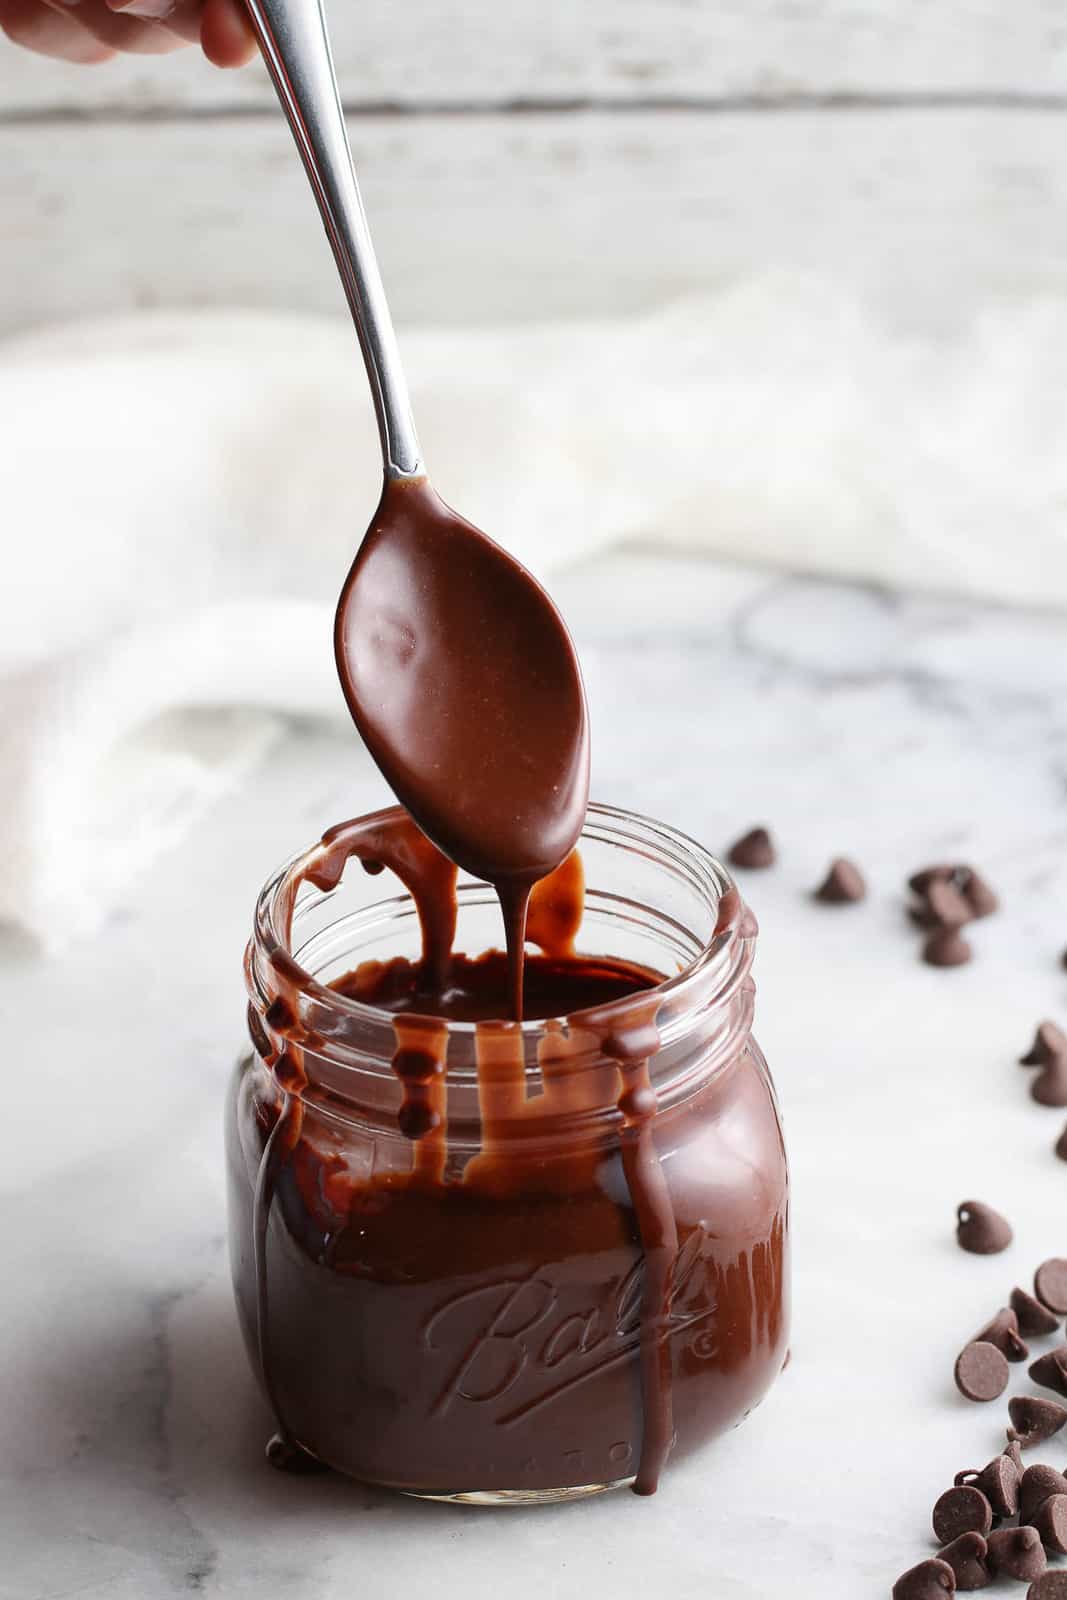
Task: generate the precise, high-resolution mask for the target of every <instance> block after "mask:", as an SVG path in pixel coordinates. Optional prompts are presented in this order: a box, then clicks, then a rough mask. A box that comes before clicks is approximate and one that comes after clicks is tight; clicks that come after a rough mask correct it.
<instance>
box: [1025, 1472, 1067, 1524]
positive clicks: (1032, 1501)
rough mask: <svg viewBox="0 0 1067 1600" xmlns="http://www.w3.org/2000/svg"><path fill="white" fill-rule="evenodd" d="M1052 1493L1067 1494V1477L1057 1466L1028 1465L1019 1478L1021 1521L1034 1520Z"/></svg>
mask: <svg viewBox="0 0 1067 1600" xmlns="http://www.w3.org/2000/svg"><path fill="white" fill-rule="evenodd" d="M1050 1494H1067V1478H1065V1477H1064V1476H1063V1473H1062V1472H1057V1471H1056V1469H1055V1467H1046V1466H1045V1465H1044V1464H1040V1465H1038V1466H1035V1467H1027V1469H1026V1471H1025V1472H1024V1473H1023V1475H1022V1477H1021V1478H1020V1479H1019V1521H1020V1522H1033V1520H1034V1518H1035V1517H1036V1515H1037V1513H1038V1509H1039V1507H1041V1506H1043V1505H1044V1503H1045V1501H1046V1500H1047V1499H1048V1497H1049V1495H1050Z"/></svg>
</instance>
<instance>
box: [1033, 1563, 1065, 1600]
mask: <svg viewBox="0 0 1067 1600" xmlns="http://www.w3.org/2000/svg"><path fill="white" fill-rule="evenodd" d="M1026 1600H1067V1572H1064V1571H1062V1570H1061V1571H1059V1572H1046V1573H1043V1574H1042V1576H1041V1577H1040V1578H1038V1580H1037V1582H1036V1583H1032V1584H1031V1585H1030V1587H1029V1589H1027V1591H1026Z"/></svg>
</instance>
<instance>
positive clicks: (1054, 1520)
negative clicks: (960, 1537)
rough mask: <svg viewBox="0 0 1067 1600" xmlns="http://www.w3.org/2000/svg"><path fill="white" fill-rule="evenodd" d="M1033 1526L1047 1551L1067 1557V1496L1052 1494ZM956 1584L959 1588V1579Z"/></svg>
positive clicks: (1043, 1504)
mask: <svg viewBox="0 0 1067 1600" xmlns="http://www.w3.org/2000/svg"><path fill="white" fill-rule="evenodd" d="M1033 1526H1034V1527H1035V1528H1036V1529H1037V1531H1038V1533H1039V1534H1040V1536H1041V1543H1042V1544H1043V1545H1044V1546H1045V1547H1046V1549H1048V1550H1055V1552H1056V1554H1057V1555H1060V1556H1064V1555H1067V1494H1050V1495H1049V1497H1048V1499H1047V1500H1045V1501H1043V1502H1042V1504H1041V1505H1039V1506H1038V1508H1037V1510H1036V1512H1035V1513H1034V1522H1033ZM949 1565H950V1566H951V1562H950V1563H949ZM956 1582H957V1587H958V1585H959V1579H957V1580H956Z"/></svg>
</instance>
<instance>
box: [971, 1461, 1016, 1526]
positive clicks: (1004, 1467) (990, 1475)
mask: <svg viewBox="0 0 1067 1600" xmlns="http://www.w3.org/2000/svg"><path fill="white" fill-rule="evenodd" d="M974 1487H975V1488H976V1489H981V1491H982V1493H983V1494H984V1495H985V1497H986V1499H987V1500H988V1501H989V1504H990V1508H991V1509H992V1512H993V1515H994V1516H995V1517H1013V1516H1014V1515H1015V1513H1016V1512H1017V1511H1018V1509H1019V1468H1018V1466H1017V1465H1016V1463H1015V1462H1014V1461H1013V1460H1012V1458H1011V1457H1010V1456H1004V1455H1001V1456H994V1457H993V1459H992V1461H991V1462H990V1463H989V1465H988V1466H987V1467H983V1468H982V1471H981V1472H980V1473H979V1475H978V1479H977V1481H976V1483H975V1485H974Z"/></svg>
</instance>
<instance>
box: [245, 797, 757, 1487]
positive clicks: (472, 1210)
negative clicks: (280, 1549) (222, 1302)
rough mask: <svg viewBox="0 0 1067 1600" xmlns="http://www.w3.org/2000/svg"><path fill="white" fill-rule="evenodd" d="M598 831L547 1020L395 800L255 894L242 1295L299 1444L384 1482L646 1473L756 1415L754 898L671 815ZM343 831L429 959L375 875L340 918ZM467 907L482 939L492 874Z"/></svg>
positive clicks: (546, 920)
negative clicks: (516, 993) (392, 886)
mask: <svg viewBox="0 0 1067 1600" xmlns="http://www.w3.org/2000/svg"><path fill="white" fill-rule="evenodd" d="M581 851H582V855H583V856H584V857H585V860H586V864H587V868H588V870H589V878H590V887H589V890H588V894H587V898H586V901H585V905H586V915H585V920H584V922H582V916H581V911H582V897H581V888H582V885H581V875H580V867H579V865H578V863H577V861H576V860H574V859H573V858H572V860H571V861H570V862H569V863H567V864H565V866H564V868H563V869H561V872H560V873H559V874H557V875H555V876H554V878H553V879H550V880H548V881H547V882H546V883H545V884H544V885H542V886H540V887H539V889H538V890H537V891H536V892H535V897H534V904H533V907H532V910H531V919H530V930H529V937H530V941H531V943H533V944H536V945H538V946H540V948H541V949H542V950H543V952H544V954H543V955H541V956H539V957H538V956H532V957H529V958H528V965H527V985H528V989H527V995H528V998H527V1008H526V1014H527V1017H528V1018H529V1017H531V1015H532V1013H533V1012H534V1011H535V1010H542V1011H547V1012H548V1013H549V1014H550V1015H549V1020H546V1021H543V1022H539V1023H538V1022H532V1021H529V1020H528V1021H527V1022H525V1023H524V1024H523V1025H522V1026H521V1027H520V1026H519V1025H518V1024H515V1023H510V1022H500V1021H495V1020H492V1019H493V1018H494V1017H499V1016H500V1015H501V1014H504V1013H506V1010H507V965H506V962H505V961H504V960H503V958H502V957H501V956H499V955H496V956H492V955H489V956H484V957H480V958H477V957H476V958H470V959H468V958H467V957H464V956H452V955H451V954H450V952H451V949H452V943H453V933H454V927H455V914H456V913H455V901H454V899H453V898H452V885H454V882H455V877H454V869H449V867H448V864H447V863H444V864H443V865H442V861H443V858H441V857H439V856H438V854H437V852H436V851H435V850H434V849H433V847H432V846H430V845H429V844H428V841H426V840H425V839H424V838H423V837H422V836H421V835H419V834H418V833H417V830H415V829H414V828H413V827H412V825H411V823H410V822H409V821H408V820H407V819H406V818H405V817H404V814H403V813H402V812H400V811H399V810H398V809H395V810H393V811H389V812H383V813H379V814H378V816H376V817H373V818H367V819H363V820H362V821H361V822H358V823H354V824H348V825H345V827H343V828H341V829H335V830H332V832H331V834H329V835H327V836H326V839H325V840H324V842H323V844H322V845H321V846H319V847H317V848H316V849H314V850H312V851H310V852H308V853H307V855H306V856H304V857H302V858H300V859H299V860H298V861H297V862H295V863H293V864H291V865H290V867H289V868H287V869H285V870H284V871H283V872H282V873H281V874H279V875H278V877H277V878H275V879H274V880H273V881H272V882H271V883H270V884H268V886H267V888H266V890H265V891H264V894H263V896H262V897H261V899H260V903H259V907H258V908H257V918H256V931H255V935H254V937H253V941H252V944H251V946H250V948H249V958H248V978H249V989H250V994H251V997H252V1003H251V1006H250V1010H249V1020H250V1026H251V1031H252V1036H253V1042H254V1044H255V1046H256V1050H255V1053H254V1054H253V1055H252V1056H250V1057H249V1058H247V1059H246V1060H244V1061H243V1062H242V1063H241V1064H240V1065H239V1068H238V1071H237V1073H236V1075H235V1080H234V1086H233V1095H232V1097H231V1103H230V1108H229V1114H228V1119H227V1151H228V1167H229V1182H230V1221H231V1252H232V1262H233V1271H234V1281H235V1288H236V1293H237V1303H238V1309H239V1313H240V1319H241V1325H242V1329H243V1332H244V1335H245V1338H246V1342H247V1344H248V1348H249V1352H250V1356H251V1358H252V1361H253V1365H254V1366H255V1367H256V1369H257V1371H258V1372H259V1373H260V1376H261V1379H262V1382H263V1386H264V1389H265V1391H266V1394H267V1397H268V1399H269V1401H270V1403H271V1405H272V1407H273V1409H274V1411H275V1413H276V1416H277V1421H278V1426H279V1429H280V1431H281V1433H282V1434H283V1436H284V1437H285V1438H286V1439H287V1440H289V1441H290V1442H291V1444H292V1445H293V1446H294V1447H295V1446H299V1447H301V1448H302V1449H303V1450H304V1451H307V1452H309V1453H310V1454H311V1455H313V1456H315V1457H317V1458H318V1459H320V1460H321V1461H323V1462H325V1463H327V1464H328V1465H330V1466H332V1467H335V1468H337V1469H339V1470H341V1471H343V1472H346V1473H349V1474H351V1475H353V1476H355V1477H358V1478H361V1479H364V1480H366V1481H369V1482H373V1483H377V1484H381V1485H384V1486H390V1487H393V1488H397V1489H402V1490H406V1491H407V1492H409V1493H414V1494H422V1495H436V1496H442V1497H448V1498H475V1499H486V1500H508V1499H514V1498H520V1499H529V1500H551V1499H556V1498H566V1497H567V1496H568V1495H570V1494H572V1493H581V1492H590V1491H591V1490H595V1489H598V1488H603V1487H609V1486H612V1485H614V1484H617V1483H625V1482H629V1481H631V1480H635V1479H636V1483H635V1487H637V1488H639V1489H640V1490H641V1491H643V1492H651V1491H652V1490H653V1489H654V1488H655V1485H656V1479H657V1477H658V1473H659V1469H660V1466H661V1465H662V1463H663V1460H664V1459H665V1458H666V1456H667V1454H668V1452H669V1451H671V1450H672V1449H673V1452H674V1453H675V1454H682V1453H684V1452H685V1451H687V1450H689V1449H691V1448H693V1447H695V1446H697V1445H700V1444H702V1443H704V1442H705V1441H706V1440H708V1439H710V1438H711V1437H713V1436H714V1435H715V1434H718V1433H720V1432H722V1431H724V1430H725V1429H727V1428H729V1427H731V1426H732V1425H734V1424H735V1423H736V1422H738V1421H739V1420H740V1419H741V1418H742V1417H743V1416H744V1415H745V1414H746V1413H747V1412H748V1411H749V1410H750V1409H751V1408H752V1407H753V1406H754V1405H755V1404H756V1403H758V1401H759V1400H760V1399H761V1398H762V1396H763V1394H764V1393H765V1391H766V1390H767V1388H768V1387H769V1386H770V1384H771V1383H772V1381H773V1379H774V1378H775V1376H776V1375H777V1373H778V1372H779V1370H780V1368H781V1366H782V1363H783V1361H784V1359H785V1353H786V1343H787V1338H788V1245H787V1211H788V1203H787V1174H786V1163H785V1153H784V1147H783V1143H782V1137H781V1131H780V1126H779V1120H778V1114H777V1107H776V1103H775V1098H774V1092H773V1089H772V1087H771V1084H770V1079H769V1075H768V1073H767V1069H766V1064H765V1062H764V1060H763V1057H762V1055H761V1054H760V1052H759V1049H758V1047H757V1046H756V1045H755V1043H754V1041H753V1040H752V1038H751V1036H750V1033H749V1028H750V1024H751V1015H752V1002H753V986H752V983H751V980H750V978H749V977H748V971H749V967H750V964H751V957H752V949H753V943H754V938H755V932H756V929H755V922H754V919H752V917H751V915H750V913H748V912H747V911H746V910H745V908H744V906H743V904H742V902H741V900H740V897H739V895H738V893H737V890H736V888H735V887H734V886H733V885H732V883H731V882H730V880H729V878H728V876H727V874H726V873H725V871H724V870H723V869H722V868H721V867H719V866H718V864H717V863H714V862H713V861H712V860H711V858H710V857H708V856H706V855H705V853H704V852H703V851H702V850H700V847H699V846H696V845H693V844H692V843H691V841H688V840H686V839H684V838H683V836H681V835H678V834H675V833H674V832H673V830H670V829H665V828H662V827H660V826H659V825H658V824H657V825H653V824H647V823H644V822H643V821H641V819H636V818H632V817H628V816H627V815H626V814H625V813H620V812H613V811H610V810H608V809H607V808H603V807H594V808H592V809H591V811H590V816H589V821H588V824H587V829H586V835H585V836H583V840H582V843H581ZM352 855H355V856H358V857H361V858H362V859H363V860H364V863H365V864H366V865H368V866H370V867H372V868H374V867H377V866H379V865H381V864H382V863H387V864H389V865H390V866H392V867H393V868H394V870H395V871H396V872H397V874H398V876H400V877H401V879H402V880H403V882H404V883H405V884H406V886H407V887H408V889H409V891H410V892H411V895H412V897H413V899H414V901H415V904H416V905H417V907H418V911H419V917H420V921H421V924H422V929H423V952H424V953H423V958H422V960H421V962H418V963H412V962H411V961H410V960H408V959H405V956H404V955H403V954H401V953H399V946H400V943H401V941H402V940H403V941H404V942H406V943H407V947H408V950H409V951H410V948H411V943H410V941H411V928H412V924H413V921H414V917H413V915H412V906H411V903H410V901H400V900H398V899H395V898H390V897H389V896H388V893H387V884H386V882H385V881H384V880H380V879H377V878H375V879H374V880H373V883H374V885H378V884H381V885H382V888H381V894H382V899H381V900H379V901H377V902H376V903H375V905H373V906H371V907H368V908H366V909H365V910H364V911H361V912H357V913H355V914H354V915H352V916H350V917H342V918H340V919H338V917H337V912H336V908H335V906H334V904H332V903H331V899H330V898H329V890H330V888H331V886H332V885H334V884H336V883H338V882H339V881H340V879H341V875H342V872H343V869H344V865H345V862H346V860H347V859H348V858H349V857H350V856H352ZM354 874H355V869H354V868H353V870H352V872H350V873H349V875H348V877H349V878H352V877H353V875H354ZM355 875H356V876H357V877H358V874H355ZM365 881H366V880H364V882H365ZM302 885H315V886H317V889H318V891H320V892H317V893H316V892H314V891H313V890H312V889H310V888H302V887H301V886H302ZM346 887H347V880H346ZM375 892H378V891H377V889H376V891H375ZM459 898H460V907H461V912H460V918H461V929H460V931H461V935H462V936H463V938H464V940H465V939H466V929H465V927H464V923H465V922H466V921H467V919H468V917H469V918H470V919H471V920H476V918H477V916H478V915H480V914H481V913H480V911H479V910H478V908H479V906H480V905H482V904H483V903H484V902H485V901H486V900H487V899H488V898H490V897H489V896H488V892H487V891H486V890H485V889H484V886H481V885H477V884H464V885H463V886H462V887H461V889H460V897H459ZM294 910H295V916H294ZM390 917H396V918H397V919H398V920H400V921H403V922H404V926H403V928H402V929H400V928H391V929H389V930H387V932H386V933H385V935H384V936H383V933H382V929H383V927H384V926H385V924H386V922H388V920H389V918H390ZM405 919H406V920H405ZM290 923H292V933H291V934H290ZM579 923H581V934H582V937H581V940H580V942H581V944H582V945H584V946H588V947H589V948H590V949H591V950H592V951H594V952H595V953H594V954H591V955H589V956H584V955H577V954H576V953H575V951H574V943H573V941H574V936H575V934H576V933H577V932H578V927H579ZM309 928H310V932H309V931H308V929H309ZM635 929H636V930H637V932H636V933H635V931H634V930H635ZM390 940H392V942H391V943H390ZM372 941H375V942H374V944H373V947H372ZM620 946H626V948H625V949H624V948H618V947H620ZM471 948H474V949H478V948H480V946H478V945H473V946H472V947H471ZM482 948H484V947H482ZM361 958H362V959H361ZM661 971H667V972H668V973H671V974H672V976H670V977H668V978H667V979H665V980H663V981H662V982H659V981H657V980H658V977H659V973H660V972H661ZM313 973H314V974H315V976H312V974H313ZM652 985H655V987H652ZM434 1012H436V1013H437V1015H434V1014H433V1013H434ZM559 1012H565V1013H567V1015H568V1017H569V1020H568V1021H566V1022H559V1021H555V1020H552V1018H553V1017H554V1016H555V1015H557V1014H558V1013H559ZM402 1129H403V1130H406V1131H402Z"/></svg>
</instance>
